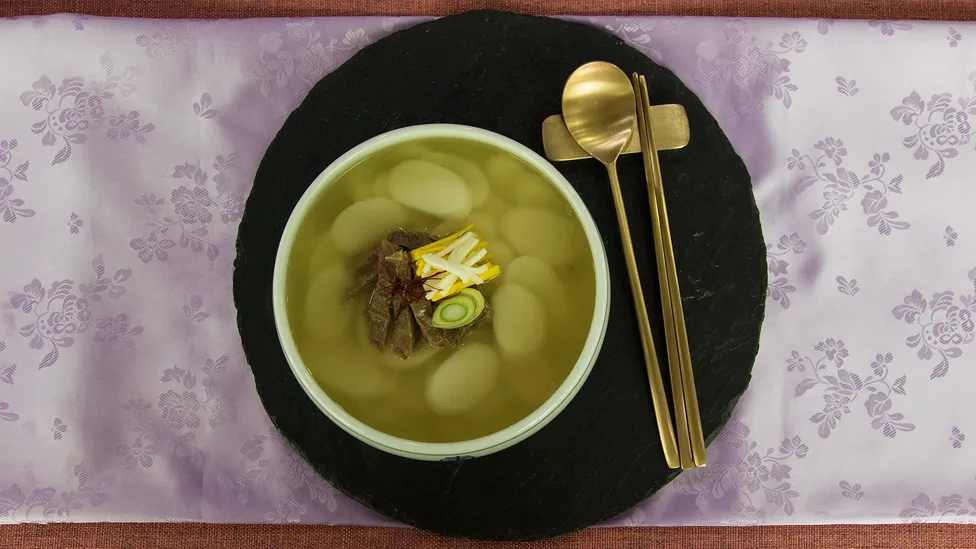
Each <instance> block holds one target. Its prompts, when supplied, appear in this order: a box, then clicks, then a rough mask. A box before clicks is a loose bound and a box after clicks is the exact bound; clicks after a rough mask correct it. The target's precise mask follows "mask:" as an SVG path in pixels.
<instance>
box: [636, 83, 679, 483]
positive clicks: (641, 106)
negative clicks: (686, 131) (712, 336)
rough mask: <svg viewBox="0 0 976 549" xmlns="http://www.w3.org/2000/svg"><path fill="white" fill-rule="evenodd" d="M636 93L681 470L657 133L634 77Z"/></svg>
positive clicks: (675, 352) (676, 371) (675, 358)
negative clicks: (656, 180)
mask: <svg viewBox="0 0 976 549" xmlns="http://www.w3.org/2000/svg"><path fill="white" fill-rule="evenodd" d="M632 79H633V83H634V95H635V96H636V97H637V134H638V135H639V136H640V145H641V156H642V157H643V160H644V176H645V178H646V179H647V191H648V192H647V196H648V199H649V200H650V202H651V226H652V229H653V235H654V258H655V259H656V260H657V279H658V283H659V285H660V290H661V310H662V313H663V316H664V339H665V342H666V343H667V349H668V372H669V373H670V374H671V394H672V396H673V400H674V428H675V433H676V434H677V436H678V461H679V463H680V464H681V468H682V469H691V468H692V467H693V465H692V459H691V455H692V451H691V439H690V438H689V435H688V416H687V412H686V411H685V397H684V390H683V389H682V384H681V360H680V358H679V352H678V336H677V334H676V333H675V326H674V313H673V312H672V310H671V286H670V283H669V278H668V267H667V263H666V261H665V254H664V240H663V236H662V235H663V231H662V227H661V215H660V213H659V212H660V208H659V207H658V203H657V193H655V192H654V162H655V160H654V158H656V156H657V155H656V153H655V154H654V155H653V157H652V154H651V152H652V151H656V149H655V143H654V132H653V131H651V129H650V124H648V121H649V120H650V113H649V112H648V111H649V109H647V108H646V107H647V105H646V103H645V102H644V97H643V95H642V93H641V86H640V77H639V76H638V74H637V73H636V72H635V73H634V74H633V76H632Z"/></svg>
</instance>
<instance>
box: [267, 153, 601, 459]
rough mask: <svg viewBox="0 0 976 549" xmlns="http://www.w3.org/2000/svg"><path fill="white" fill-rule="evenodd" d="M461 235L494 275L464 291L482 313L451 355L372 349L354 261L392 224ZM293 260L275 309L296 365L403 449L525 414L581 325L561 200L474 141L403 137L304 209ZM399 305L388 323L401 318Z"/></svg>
mask: <svg viewBox="0 0 976 549" xmlns="http://www.w3.org/2000/svg"><path fill="white" fill-rule="evenodd" d="M418 161H422V162H423V163H422V164H418V163H417V162H418ZM405 163H406V164H405ZM411 163H412V164H411ZM431 164H432V165H434V166H435V168H431V167H430V166H431ZM414 168H416V169H414ZM437 169H443V170H447V171H449V172H451V173H450V177H448V174H444V173H443V172H437V171H436V170H437ZM424 170H427V171H426V172H424ZM424 174H434V176H438V174H439V175H442V176H444V178H447V179H450V180H451V181H452V182H453V183H454V186H451V185H447V184H443V185H438V184H435V183H436V182H434V183H432V181H433V180H434V179H437V177H433V176H430V177H425V175H424ZM458 181H460V182H463V185H461V186H459V185H458V184H457V182H458ZM465 227H473V228H472V229H471V231H472V232H474V233H476V234H477V236H478V237H479V238H480V239H481V240H482V241H483V245H484V249H485V250H487V253H488V255H487V256H486V259H487V260H489V261H490V262H491V263H492V264H493V265H497V266H498V267H499V268H500V274H499V275H498V276H497V277H495V278H493V279H491V280H488V281H486V282H484V283H483V284H478V285H475V286H474V287H473V288H476V289H477V290H478V291H480V292H481V293H482V294H483V296H484V301H485V303H486V304H487V308H486V309H485V311H486V313H485V314H484V315H483V318H479V320H478V321H476V322H475V324H472V325H471V326H470V327H469V328H468V329H467V330H466V332H465V334H464V336H465V337H463V343H460V344H459V345H458V346H457V347H454V346H452V345H449V344H445V345H443V346H441V347H439V348H432V347H430V346H429V345H428V344H427V341H426V340H425V339H424V338H423V334H422V333H418V335H417V337H416V339H417V341H416V343H415V345H414V347H413V351H412V353H410V354H409V356H408V358H406V359H404V358H400V356H397V354H395V353H394V352H393V350H392V349H391V348H390V346H389V345H387V346H386V347H384V348H383V350H382V351H380V350H377V349H376V348H375V347H376V345H375V341H374V340H375V337H376V335H375V330H376V329H375V328H374V327H373V326H372V324H371V317H370V316H369V315H368V314H367V311H368V309H369V307H370V299H371V294H372V292H371V291H365V292H360V293H358V294H356V295H355V296H353V297H351V298H349V296H348V295H346V294H347V292H349V289H350V288H351V287H354V286H355V285H356V284H357V277H358V276H360V274H359V273H357V271H356V267H355V264H356V263H357V262H360V261H361V260H362V258H363V257H364V255H365V254H367V252H369V251H370V250H374V249H376V247H377V245H378V243H379V242H380V241H382V240H383V239H384V238H386V237H387V235H388V234H389V233H390V231H392V230H394V229H406V230H409V231H423V232H426V233H429V234H430V235H432V236H433V238H435V239H439V238H441V237H444V236H445V235H449V234H451V233H456V232H457V231H460V230H462V229H463V228H465ZM374 256H375V254H374V255H372V256H366V257H367V258H370V257H374ZM292 257H293V258H295V259H293V260H292V263H291V264H290V265H289V266H288V270H287V278H286V293H287V300H288V314H289V321H290V324H291V327H292V330H293V336H294V340H295V343H296V346H297V348H298V351H299V354H300V355H301V356H302V359H303V361H304V362H305V364H306V366H307V367H308V369H309V370H310V372H311V373H312V374H313V376H314V377H315V379H316V381H317V382H318V383H319V384H320V386H321V387H322V388H323V390H324V391H325V392H326V393H327V394H328V395H329V396H330V397H331V398H332V399H333V400H335V401H336V402H337V403H338V404H339V405H340V406H342V407H343V408H344V409H345V410H346V411H347V412H349V413H350V414H351V415H352V416H353V417H355V418H357V419H359V420H360V421H362V422H363V423H365V424H367V425H369V426H371V427H373V428H375V429H378V430H380V431H382V432H384V433H387V434H390V435H393V436H397V437H401V438H405V439H409V440H415V441H419V442H457V441H462V440H471V439H474V438H478V437H481V436H485V435H489V434H491V433H494V432H496V431H499V430H501V429H504V428H505V427H508V426H509V425H512V424H513V423H515V422H517V421H519V420H520V419H522V418H524V417H525V416H527V415H528V414H530V413H531V412H532V411H533V410H535V409H536V408H538V407H539V406H540V405H541V404H542V403H543V402H545V400H546V399H548V398H549V396H551V395H552V393H553V392H554V391H555V389H556V388H557V387H558V386H559V385H560V384H561V383H562V381H563V380H564V379H565V378H566V376H567V374H568V373H569V371H570V370H571V369H572V368H573V366H574V365H575V363H576V361H577V359H578V357H579V355H580V352H581V351H582V349H583V344H584V342H585V340H586V337H587V335H588V332H589V328H590V323H591V321H592V318H593V309H594V301H595V278H594V270H593V263H592V253H591V251H590V249H589V246H588V244H587V241H586V236H585V234H584V231H583V227H582V225H581V223H580V222H579V220H578V219H577V217H576V216H575V214H574V213H573V211H572V208H571V207H570V205H569V203H568V202H567V201H566V199H565V198H564V197H563V196H562V195H561V194H560V192H559V191H558V190H557V189H556V187H554V186H553V185H552V184H551V183H549V181H548V180H546V179H545V177H544V176H543V175H542V174H540V173H539V172H537V171H535V170H534V169H533V168H531V167H530V166H529V165H527V164H525V163H524V162H522V161H521V160H519V159H518V158H517V157H515V156H512V155H510V154H508V153H507V152H504V151H499V150H498V149H496V148H494V147H492V146H489V145H486V144H482V143H479V142H476V141H468V140H460V139H428V140H418V141H411V142H409V143H404V144H399V145H393V146H390V147H388V148H386V149H383V150H381V151H379V152H377V153H376V154H373V155H371V156H370V157H369V158H367V159H366V160H364V161H362V162H361V163H359V164H357V165H356V166H354V167H352V168H350V169H349V170H348V171H347V172H345V173H344V174H342V175H341V176H340V177H339V178H338V179H337V180H336V181H335V182H333V184H332V185H330V186H329V187H328V188H327V189H325V191H324V192H323V193H322V194H321V195H320V196H319V198H318V200H317V202H316V203H315V204H313V205H312V210H311V212H310V214H309V215H308V216H307V217H306V219H305V221H304V225H303V226H302V227H300V230H299V231H298V236H297V239H296V242H295V249H294V253H293V255H292ZM413 266H416V265H413ZM376 288H377V289H374V290H373V291H379V290H378V289H381V288H382V286H381V285H377V286H376ZM418 295H421V296H422V293H421V294H418ZM409 299H416V296H413V297H410V298H409ZM409 299H407V298H404V299H403V304H406V303H407V301H409ZM433 306H435V307H436V306H437V302H435V303H433ZM400 309H401V310H399V311H394V312H393V314H394V320H393V322H394V323H395V322H398V321H399V320H400V317H399V316H397V315H402V314H406V315H410V314H411V311H410V309H409V308H403V307H401V308H400ZM404 309H405V310H404ZM488 311H490V321H489V320H488V317H489V314H488ZM371 337H372V338H373V340H371Z"/></svg>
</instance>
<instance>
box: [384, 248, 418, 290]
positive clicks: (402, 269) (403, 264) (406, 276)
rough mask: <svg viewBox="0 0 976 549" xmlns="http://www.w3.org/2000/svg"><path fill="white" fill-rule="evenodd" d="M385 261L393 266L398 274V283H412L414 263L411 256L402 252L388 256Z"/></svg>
mask: <svg viewBox="0 0 976 549" xmlns="http://www.w3.org/2000/svg"><path fill="white" fill-rule="evenodd" d="M383 260H384V261H386V262H387V263H389V264H391V265H393V271H394V272H395V273H396V278H397V280H398V281H400V282H410V281H411V280H413V261H412V260H411V259H410V254H408V253H407V252H405V251H403V250H400V251H398V252H395V253H392V254H390V255H388V256H386V257H385V258H383Z"/></svg>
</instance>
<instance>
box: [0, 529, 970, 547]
mask: <svg viewBox="0 0 976 549" xmlns="http://www.w3.org/2000/svg"><path fill="white" fill-rule="evenodd" d="M394 547H395V548H408V549H448V548H450V549H475V548H479V549H484V548H489V547H490V548H492V549H516V548H517V549H555V548H559V549H610V548H613V549H762V548H766V547H777V548H779V547H782V548H789V549H800V548H803V549H806V548H814V547H816V548H821V547H822V548H825V549H826V548H830V549H880V548H894V549H902V548H904V549H908V548H913V549H914V548H925V549H964V548H967V547H976V526H962V525H947V524H928V525H920V524H902V525H897V526H783V527H770V526H760V527H748V528H736V527H727V528H723V527H701V528H690V527H689V528H590V529H588V530H584V531H582V532H577V533H575V534H571V535H568V536H564V537H561V538H556V539H551V540H546V541H537V542H525V543H514V542H513V543H482V542H474V541H463V540H456V539H450V538H444V537H439V536H434V535H432V534H427V533H423V532H419V531H416V530H408V529H405V528H364V527H357V526H270V525H267V526H234V525H215V524H104V525H96V524H87V525H49V526H40V525H30V526H16V527H13V526H7V527H0V549H15V548H16V549H41V548H43V549H55V548H57V549H108V548H125V549H134V548H139V549H156V548H160V549H162V548H166V549H170V548H172V549H177V548H178V549H339V548H342V549H345V548H349V549H386V548H394Z"/></svg>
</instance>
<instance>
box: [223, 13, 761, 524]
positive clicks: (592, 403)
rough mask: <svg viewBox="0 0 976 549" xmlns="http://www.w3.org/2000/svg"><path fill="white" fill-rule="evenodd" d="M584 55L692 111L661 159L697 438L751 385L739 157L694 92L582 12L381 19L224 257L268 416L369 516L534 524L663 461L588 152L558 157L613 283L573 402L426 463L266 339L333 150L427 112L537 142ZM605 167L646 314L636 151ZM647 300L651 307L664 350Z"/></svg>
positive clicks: (755, 315)
mask: <svg viewBox="0 0 976 549" xmlns="http://www.w3.org/2000/svg"><path fill="white" fill-rule="evenodd" d="M593 60H605V61H610V62H613V63H615V64H617V65H618V66H620V67H621V68H623V70H624V71H625V72H627V73H628V74H629V73H630V72H631V71H639V72H641V73H642V74H644V75H646V76H647V79H648V85H649V87H650V90H651V95H652V98H653V101H654V102H655V103H680V104H682V105H684V106H685V108H686V109H687V111H688V116H689V119H690V122H691V128H692V139H691V144H690V145H689V146H688V147H686V148H685V149H682V150H680V151H670V152H664V153H662V155H661V158H662V163H663V173H664V181H665V185H666V187H667V199H668V206H669V212H670V219H671V227H672V236H673V238H674V244H675V250H676V255H677V262H678V266H679V273H680V280H681V289H682V293H683V296H684V304H685V314H686V316H687V326H688V332H689V336H690V340H691V347H692V353H693V360H694V367H695V373H696V379H697V383H698V393H699V400H700V402H701V412H702V417H703V420H704V430H705V433H706V436H707V437H708V439H709V440H711V439H712V438H714V437H715V435H716V434H717V432H718V431H719V430H720V429H721V427H722V426H723V425H724V424H725V423H726V421H727V420H728V418H729V415H730V413H731V412H732V408H733V407H734V405H735V403H736V401H737V400H738V398H739V396H740V395H742V393H743V392H744V391H745V389H746V387H747V385H748V384H749V379H750V377H751V371H752V364H753V361H754V359H755V355H756V351H757V349H758V342H759V331H760V326H761V324H762V319H763V311H764V303H765V292H766V264H765V261H766V255H765V246H764V244H763V237H762V232H761V230H760V225H759V214H758V211H757V208H756V204H755V200H754V198H753V194H752V187H751V183H750V179H749V173H748V172H747V170H746V167H745V166H744V165H743V163H742V160H741V159H740V158H739V157H738V156H737V155H736V153H735V152H734V151H733V149H732V146H731V145H730V144H729V141H728V139H727V138H726V137H725V135H724V134H723V133H722V131H721V130H720V129H719V126H718V124H717V123H716V121H715V120H714V119H713V118H712V117H711V115H709V113H708V112H707V111H706V109H705V108H704V106H702V104H701V102H700V101H699V100H698V98H697V97H695V95H694V94H693V93H691V92H690V91H689V90H688V88H686V87H685V86H684V84H682V83H681V81H679V80H678V78H676V77H675V76H674V75H673V74H672V73H671V72H670V71H668V70H666V69H664V68H662V67H660V66H658V65H656V64H655V63H654V62H652V61H651V60H650V59H648V58H647V57H645V56H644V55H643V54H641V53H640V52H638V51H636V50H634V49H632V48H630V47H628V46H627V45H625V44H624V43H623V42H621V41H620V40H618V39H617V38H615V37H613V36H611V35H609V34H606V33H604V32H601V31H600V30H596V29H593V28H590V27H588V26H584V25H580V24H575V23H567V22H563V21H558V20H555V19H547V18H539V17H530V16H523V15H514V14H509V13H500V12H491V11H481V12H469V13H465V14H462V15H457V16H453V17H447V18H444V19H440V20H437V21H434V22H430V23H425V24H421V25H418V26H416V27H413V28H411V29H408V30H403V31H400V32H397V33H395V34H393V35H392V36H390V37H388V38H384V39H383V40H380V41H378V42H377V43H376V44H373V45H371V46H369V47H367V48H365V49H364V50H363V51H361V52H360V53H358V54H357V55H356V56H355V57H354V58H353V59H351V60H350V61H348V62H346V63H345V64H343V65H342V66H341V67H340V68H339V69H337V70H336V71H335V72H333V73H331V74H329V75H328V76H326V77H325V78H324V79H323V80H322V81H321V82H319V83H318V84H317V85H316V86H315V87H314V88H313V89H312V91H311V93H309V95H308V97H307V98H306V99H305V101H304V102H303V103H302V105H301V106H300V107H299V108H298V109H297V110H296V111H295V112H294V113H292V115H291V116H290V117H289V118H288V120H287V122H286V123H285V125H284V127H283V128H282V129H281V131H280V132H279V133H278V135H277V137H276V138H275V139H274V141H273V143H272V144H271V146H270V148H269V149H268V151H267V154H266V155H265V157H264V160H263V162H262V163H261V166H260V168H259V170H258V172H257V176H256V180H255V183H254V188H253V191H252V192H251V195H250V197H249V198H248V201H247V208H246V211H245V215H244V219H243V220H242V222H241V225H240V233H239V235H238V242H237V254H238V255H237V259H236V261H235V264H234V266H235V271H234V299H235V302H236V305H237V308H238V325H239V329H240V332H241V339H242V341H243V344H244V350H245V353H246V355H247V360H248V362H249V364H250V366H251V369H252V371H253V373H254V377H255V381H256V385H257V388H258V392H259V394H260V396H261V400H262V401H263V403H264V406H265V408H266V409H267V411H268V413H269V415H270V416H271V419H272V420H273V421H274V423H275V425H276V426H277V427H278V428H279V429H280V430H281V432H282V433H283V435H284V436H285V437H286V438H287V439H288V440H289V441H290V442H291V443H292V444H293V445H294V446H295V447H296V448H297V449H298V450H299V451H300V452H301V453H303V454H304V455H305V456H306V458H307V459H308V461H309V462H310V463H311V464H312V465H313V466H314V467H315V469H316V470H318V471H319V472H320V473H321V474H322V475H323V476H324V477H325V478H327V479H328V480H329V481H330V482H332V483H333V484H334V485H335V486H336V487H338V488H339V489H341V490H342V491H343V492H345V493H346V494H348V495H350V496H351V497H352V498H354V499H355V500H357V501H359V502H362V503H363V504H365V505H367V506H369V507H371V508H373V509H375V510H377V511H379V512H381V513H383V514H385V515H388V516H390V517H393V518H396V519H399V520H401V521H403V522H406V523H408V524H412V525H415V526H418V527H421V528H425V529H427V530H432V531H435V532H439V533H443V534H449V535H456V536H464V537H473V538H488V539H526V538H541V537H548V536H554V535H558V534H562V533H564V532H569V531H571V530H576V529H579V528H583V527H585V526H589V525H592V524H595V523H598V522H600V521H603V520H605V519H608V518H611V517H614V516H616V515H618V514H620V513H621V512H623V511H625V510H627V509H628V508H630V507H632V506H634V505H636V504H637V503H639V502H641V501H642V500H644V499H645V498H647V497H648V496H649V495H651V494H653V493H654V492H655V491H657V490H659V489H660V488H661V487H662V486H664V485H665V484H666V483H667V482H668V481H670V480H671V479H673V478H674V476H675V475H676V472H675V471H671V470H669V469H668V468H667V467H666V466H665V463H664V458H663V456H662V453H661V447H660V441H659V437H658V433H657V429H656V428H655V423H654V415H653V412H652V407H651V399H650V392H649V390H648V386H647V374H646V372H645V370H644V365H643V362H642V360H641V347H640V340H639V337H638V332H637V323H636V320H635V317H634V313H633V306H632V304H631V300H630V289H629V287H628V282H627V272H626V269H625V265H624V258H623V253H622V251H621V247H620V244H619V238H618V235H617V222H616V219H615V216H614V210H613V202H612V200H611V195H610V188H609V186H608V183H607V180H606V176H605V172H604V170H603V167H602V166H600V165H599V164H598V163H597V162H595V161H578V162H571V163H563V164H559V166H558V167H559V169H560V170H561V171H562V172H563V174H565V176H566V177H567V179H569V181H570V182H571V183H572V184H573V186H574V187H575V188H576V190H577V191H578V192H579V194H580V195H581V196H582V197H583V200H584V201H585V202H586V204H587V205H588V207H589V209H590V211H591V212H592V214H593V217H594V218H595V219H596V220H597V223H598V225H599V227H600V229H601V232H602V233H603V235H604V242H605V244H606V248H607V255H608V257H609V260H610V266H611V268H610V271H611V272H610V274H611V288H612V307H611V319H610V324H609V329H608V333H607V339H606V343H605V344H604V345H603V351H602V353H601V355H600V357H599V360H598V362H597V364H596V365H595V367H594V369H593V372H592V374H591V375H590V377H589V379H588V381H587V382H586V384H585V385H584V387H583V388H582V390H581V391H580V393H579V394H578V395H577V396H576V398H575V399H574V400H573V402H572V403H571V404H570V405H569V407H568V408H567V409H566V410H565V411H563V412H562V414H560V415H559V416H558V417H557V418H555V420H553V421H552V423H550V424H549V425H548V426H547V427H545V428H544V429H543V430H541V431H540V432H539V433H537V434H535V435H533V436H532V437H530V438H529V439H527V440H526V441H524V442H522V443H519V444H518V445H516V446H515V447H513V448H510V449H508V450H504V451H502V452H500V453H497V454H494V455H491V456H487V457H483V458H477V459H473V460H468V461H462V462H458V463H429V462H422V461H413V460H409V459H404V458H399V457H394V456H391V455H388V454H385V453H383V452H381V451H379V450H375V449H373V448H371V447H369V446H367V445H365V444H362V443H360V442H358V441H357V440H355V439H353V438H352V437H351V436H349V435H347V434H346V433H345V432H343V431H342V430H341V429H339V428H338V427H337V426H335V425H333V424H332V423H331V422H330V421H328V420H327V419H326V418H325V417H324V416H323V415H322V414H321V413H320V412H319V411H318V409H317V408H316V407H315V406H314V405H313V404H312V402H311V401H310V400H309V399H308V398H307V397H306V396H305V395H304V393H303V391H302V389H301V388H300V387H299V385H298V383H297V382H296V381H295V380H294V379H293V377H292V376H291V374H290V373H289V369H288V365H287V364H286V362H285V358H284V356H283V354H282V352H281V349H280V347H279V345H278V342H277V338H276V335H275V328H274V320H273V318H272V310H271V279H272V268H273V262H274V257H275V249H276V247H277V245H278V241H279V240H280V238H281V232H282V230H283V228H284V225H285V222H286V220H287V218H288V215H289V213H290V212H291V210H292V208H293V207H294V205H295V204H296V202H297V201H298V199H299V197H300V196H301V194H302V192H303V191H304V190H305V189H306V187H307V186H308V185H309V184H310V183H311V181H312V180H313V179H314V178H315V177H316V176H317V175H318V174H319V173H320V172H321V171H322V170H323V169H324V168H325V167H326V166H328V165H329V163H331V162H332V161H333V160H335V159H336V158H337V157H338V156H339V155H341V154H342V153H343V152H345V151H346V150H348V149H350V148H352V147H353V146H355V145H357V144H358V143H360V142H362V141H364V140H366V139H368V138H370V137H373V136H375V135H377V134H379V133H382V132H385V131H388V130H392V129H395V128H400V127H403V126H409V125H414V124H423V123H431V122H452V123H460V124H468V125H472V126H478V127H482V128H486V129H489V130H493V131H495V132H498V133H501V134H504V135H507V136H509V137H511V138H513V139H515V140H517V141H520V142H522V143H524V144H526V145H528V146H529V147H531V148H533V149H534V150H536V151H537V152H539V153H540V154H541V153H542V141H541V136H540V125H541V123H542V120H543V119H544V118H545V117H546V116H547V115H550V114H553V113H557V112H559V110H560V94H561V91H562V86H563V83H564V82H565V79H566V77H567V76H569V74H570V73H571V72H572V71H573V70H574V69H575V68H576V67H578V66H579V65H581V64H583V63H585V62H588V61H593ZM620 179H621V181H622V182H623V186H624V195H625V198H626V200H627V204H628V207H629V213H630V223H631V230H632V231H633V237H634V243H635V248H636V250H637V255H638V261H639V263H640V264H641V265H642V266H643V272H644V288H645V290H646V291H647V296H646V297H647V299H648V300H649V307H648V309H649V310H650V311H651V312H652V314H653V313H658V311H660V309H659V305H658V303H659V301H658V295H657V282H656V273H655V267H654V265H655V263H654V256H653V242H652V240H651V238H650V235H651V232H650V218H649V214H648V206H647V204H648V202H647V194H646V187H645V183H644V175H643V171H642V167H641V164H640V159H639V157H638V156H636V155H632V156H630V157H628V158H625V159H622V160H621V162H620ZM659 316H660V315H659V313H658V314H653V319H652V323H653V324H654V329H655V332H656V339H657V343H658V346H657V350H658V355H659V356H660V357H661V361H662V364H663V363H665V362H664V361H665V347H664V341H663V334H662V333H661V320H660V318H659ZM664 377H665V379H667V374H666V372H665V375H664Z"/></svg>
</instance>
